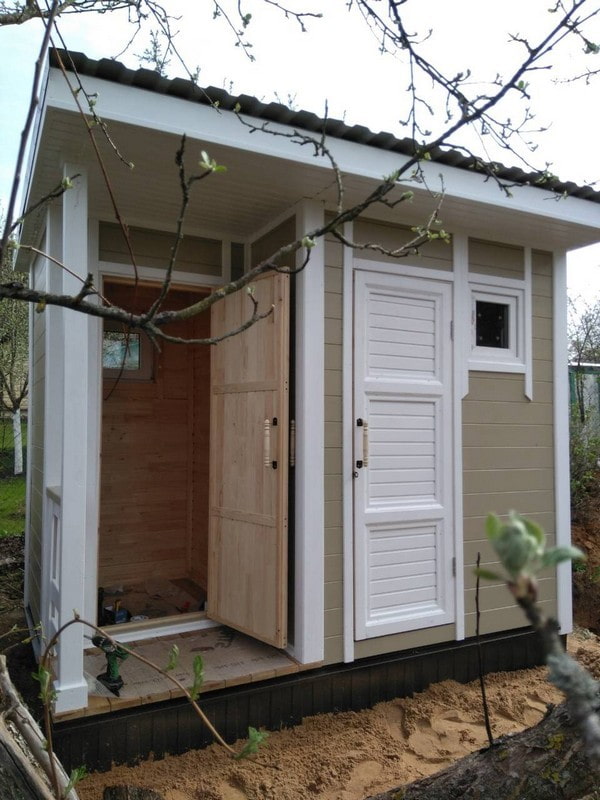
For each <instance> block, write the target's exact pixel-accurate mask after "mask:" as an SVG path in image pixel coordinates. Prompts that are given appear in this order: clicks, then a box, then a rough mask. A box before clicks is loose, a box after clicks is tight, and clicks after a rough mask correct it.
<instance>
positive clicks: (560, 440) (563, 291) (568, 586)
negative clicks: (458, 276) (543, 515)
mask: <svg viewBox="0 0 600 800" xmlns="http://www.w3.org/2000/svg"><path fill="white" fill-rule="evenodd" d="M553 255H554V259H553V260H554V263H553V270H552V317H553V322H552V339H553V353H552V356H553V361H554V365H553V383H554V398H553V399H554V495H555V499H554V502H555V511H556V515H555V516H556V521H555V526H556V544H557V545H558V546H561V547H564V546H567V545H570V544H571V498H570V486H569V374H568V369H569V368H568V363H569V360H568V352H567V349H568V348H567V346H568V336H567V257H566V253H564V252H563V251H560V252H555V253H554V254H553ZM556 580H557V586H556V592H557V598H556V601H557V610H558V622H559V625H560V633H562V634H565V633H570V632H571V631H572V630H573V597H572V578H571V562H570V561H566V562H563V563H562V564H559V565H558V567H557V569H556Z"/></svg>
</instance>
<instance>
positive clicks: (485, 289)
mask: <svg viewBox="0 0 600 800" xmlns="http://www.w3.org/2000/svg"><path fill="white" fill-rule="evenodd" d="M469 289H470V299H471V348H470V353H469V369H471V370H480V371H483V372H520V373H524V372H526V369H527V359H526V348H525V285H524V282H523V281H509V280H508V279H504V280H502V279H500V278H492V279H491V280H489V278H488V276H485V275H481V276H479V275H478V276H477V280H470V281H469ZM478 301H480V302H486V303H499V304H501V305H505V306H507V307H508V347H478V346H477V343H476V326H477V317H476V313H475V312H476V307H477V302H478Z"/></svg>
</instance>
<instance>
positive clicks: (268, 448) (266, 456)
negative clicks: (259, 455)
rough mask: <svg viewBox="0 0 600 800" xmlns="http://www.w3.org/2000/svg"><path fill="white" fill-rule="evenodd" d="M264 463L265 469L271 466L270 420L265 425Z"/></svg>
mask: <svg viewBox="0 0 600 800" xmlns="http://www.w3.org/2000/svg"><path fill="white" fill-rule="evenodd" d="M263 462H264V465H265V467H270V466H271V423H270V422H269V420H268V419H266V420H265V424H264V436H263Z"/></svg>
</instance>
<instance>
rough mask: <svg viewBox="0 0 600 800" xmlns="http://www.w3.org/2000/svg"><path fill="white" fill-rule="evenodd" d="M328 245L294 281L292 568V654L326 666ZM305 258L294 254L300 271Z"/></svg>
mask: <svg viewBox="0 0 600 800" xmlns="http://www.w3.org/2000/svg"><path fill="white" fill-rule="evenodd" d="M323 213H324V212H323V206H322V205H321V204H320V203H317V202H315V201H306V202H305V203H302V204H301V205H300V206H299V207H298V209H297V213H296V235H302V233H303V231H305V230H306V229H307V228H308V229H310V228H314V227H317V226H319V225H322V224H323ZM324 257H325V242H324V241H323V239H320V240H319V241H318V242H317V243H316V245H315V247H313V249H312V250H311V254H310V263H309V265H308V266H307V268H306V269H305V270H303V271H302V272H300V273H298V275H297V276H296V351H295V357H296V363H295V373H296V375H295V382H296V398H295V401H296V408H295V418H296V466H295V487H296V503H295V505H296V519H295V523H296V525H295V548H296V549H295V563H294V571H295V575H294V581H295V591H294V595H295V596H294V644H293V647H290V648H288V652H289V653H290V654H291V655H292V656H294V658H296V659H297V660H298V661H300V663H303V664H309V663H312V662H316V661H322V660H323V652H324V635H325V634H324V626H325V621H324V608H325V599H324V594H325V586H324V581H325V577H324V569H325V553H324V548H323V531H324V525H325V522H324V520H325V496H324V492H325V490H324V485H323V484H324V482H323V475H324V461H323V458H324V419H325V403H324V397H325V373H324V358H325V348H324V340H325V269H324ZM303 261H304V252H303V250H299V251H298V252H297V253H296V265H297V266H300V265H301V264H302V263H303Z"/></svg>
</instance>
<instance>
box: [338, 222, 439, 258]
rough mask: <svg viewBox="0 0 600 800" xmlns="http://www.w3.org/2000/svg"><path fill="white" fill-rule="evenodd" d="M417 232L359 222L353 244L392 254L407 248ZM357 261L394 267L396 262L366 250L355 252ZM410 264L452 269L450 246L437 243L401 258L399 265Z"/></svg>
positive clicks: (381, 254)
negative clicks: (363, 259)
mask: <svg viewBox="0 0 600 800" xmlns="http://www.w3.org/2000/svg"><path fill="white" fill-rule="evenodd" d="M417 236H418V234H417V232H415V231H413V230H411V229H410V228H404V227H400V226H393V225H385V224H383V223H381V222H373V221H371V220H358V221H357V222H355V223H354V241H355V242H356V243H357V244H361V245H368V244H375V245H379V246H381V247H382V248H383V249H384V250H388V251H390V252H395V251H396V250H398V249H399V248H400V247H401V246H402V245H406V244H408V243H409V242H411V241H413V240H414V239H415V237H417ZM356 258H366V259H368V260H369V261H384V262H388V263H392V264H397V263H399V262H398V258H397V257H394V256H389V255H385V254H384V253H381V252H378V250H377V249H373V248H367V249H364V250H357V251H356ZM403 261H409V262H410V264H411V265H412V266H415V267H430V268H432V269H446V270H451V269H452V245H451V244H450V243H449V242H447V241H442V240H441V239H436V240H434V241H431V242H428V244H427V245H426V246H425V247H422V248H420V251H419V253H416V254H415V253H410V251H409V254H408V255H407V256H406V257H404V256H403V257H401V259H400V263H402V262H403Z"/></svg>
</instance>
